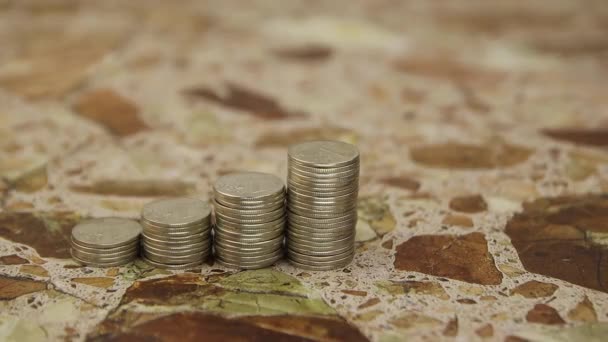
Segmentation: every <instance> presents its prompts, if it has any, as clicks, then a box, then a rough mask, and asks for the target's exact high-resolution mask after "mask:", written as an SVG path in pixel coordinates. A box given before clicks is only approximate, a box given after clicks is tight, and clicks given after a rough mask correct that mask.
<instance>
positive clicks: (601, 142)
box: [543, 128, 608, 146]
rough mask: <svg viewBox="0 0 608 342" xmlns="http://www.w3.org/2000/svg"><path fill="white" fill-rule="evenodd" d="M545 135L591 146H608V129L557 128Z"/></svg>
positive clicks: (548, 130)
mask: <svg viewBox="0 0 608 342" xmlns="http://www.w3.org/2000/svg"><path fill="white" fill-rule="evenodd" d="M543 133H544V134H545V135H547V136H549V137H551V138H553V139H557V140H563V141H568V142H571V143H574V144H580V145H589V146H608V129H583V128H557V129H546V130H544V131H543Z"/></svg>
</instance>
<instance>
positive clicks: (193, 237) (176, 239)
mask: <svg viewBox="0 0 608 342" xmlns="http://www.w3.org/2000/svg"><path fill="white" fill-rule="evenodd" d="M210 233H211V231H210V230H207V231H202V232H199V233H193V234H187V235H167V234H156V233H153V232H150V231H146V230H145V231H144V232H143V233H142V234H141V235H142V237H147V238H151V239H155V240H161V241H168V242H188V241H193V240H196V239H204V238H206V237H208V236H209V234H210Z"/></svg>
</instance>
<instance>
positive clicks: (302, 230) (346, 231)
mask: <svg viewBox="0 0 608 342" xmlns="http://www.w3.org/2000/svg"><path fill="white" fill-rule="evenodd" d="M286 233H287V234H291V236H295V237H299V236H305V237H307V238H308V237H325V236H327V237H332V236H345V235H354V234H355V226H354V225H353V226H345V227H341V228H334V229H311V228H307V227H299V226H295V225H290V226H289V227H288V228H287V230H286Z"/></svg>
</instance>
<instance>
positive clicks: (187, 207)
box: [141, 197, 211, 269]
mask: <svg viewBox="0 0 608 342" xmlns="http://www.w3.org/2000/svg"><path fill="white" fill-rule="evenodd" d="M141 223H142V225H143V233H142V249H143V253H142V254H143V255H142V257H143V259H144V261H146V262H147V263H149V264H150V265H152V266H155V267H158V268H165V269H184V268H188V267H194V266H198V265H200V264H201V263H202V262H203V261H204V260H205V259H207V257H208V256H209V255H210V254H211V207H210V206H209V204H208V203H206V202H203V201H201V200H198V199H195V198H187V197H180V198H170V199H161V200H157V201H154V202H150V203H148V204H146V205H144V207H143V210H142V214H141Z"/></svg>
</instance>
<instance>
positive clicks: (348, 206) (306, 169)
mask: <svg viewBox="0 0 608 342" xmlns="http://www.w3.org/2000/svg"><path fill="white" fill-rule="evenodd" d="M287 179H288V181H287V183H288V190H287V209H288V214H287V220H288V223H287V239H286V244H287V255H288V257H289V259H290V261H291V262H292V263H293V264H294V265H296V266H298V267H301V268H304V269H309V270H319V271H320V270H332V269H336V268H340V267H344V266H346V265H348V264H349V263H350V262H351V261H352V259H353V256H354V244H355V226H356V224H357V196H358V193H359V151H358V150H357V148H356V147H355V146H353V145H350V144H347V143H343V142H339V141H309V142H304V143H301V144H297V145H292V146H290V147H289V151H288V174H287Z"/></svg>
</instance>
